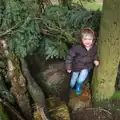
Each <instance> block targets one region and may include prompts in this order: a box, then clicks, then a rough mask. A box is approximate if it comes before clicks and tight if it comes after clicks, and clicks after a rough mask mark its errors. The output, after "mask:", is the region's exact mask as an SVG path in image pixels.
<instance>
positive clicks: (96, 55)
mask: <svg viewBox="0 0 120 120" xmlns="http://www.w3.org/2000/svg"><path fill="white" fill-rule="evenodd" d="M94 60H97V61H99V56H98V54H97V45H96V46H95V55H94Z"/></svg>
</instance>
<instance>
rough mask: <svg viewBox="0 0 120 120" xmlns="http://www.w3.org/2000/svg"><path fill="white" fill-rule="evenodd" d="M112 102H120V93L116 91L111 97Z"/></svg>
mask: <svg viewBox="0 0 120 120" xmlns="http://www.w3.org/2000/svg"><path fill="white" fill-rule="evenodd" d="M111 100H120V91H115V93H114V95H113V96H112V97H111Z"/></svg>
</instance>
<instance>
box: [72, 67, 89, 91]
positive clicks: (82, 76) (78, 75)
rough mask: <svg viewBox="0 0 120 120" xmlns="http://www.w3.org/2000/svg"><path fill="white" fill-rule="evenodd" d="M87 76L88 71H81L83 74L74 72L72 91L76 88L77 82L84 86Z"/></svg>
mask: <svg viewBox="0 0 120 120" xmlns="http://www.w3.org/2000/svg"><path fill="white" fill-rule="evenodd" d="M87 76H88V69H83V70H81V72H73V73H72V77H71V81H70V88H71V89H72V88H73V87H74V86H75V84H76V82H77V83H78V84H82V83H83V82H84V81H85V79H86V78H87Z"/></svg>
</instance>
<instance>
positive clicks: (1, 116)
mask: <svg viewBox="0 0 120 120" xmlns="http://www.w3.org/2000/svg"><path fill="white" fill-rule="evenodd" d="M0 120H9V119H8V117H7V115H6V114H5V112H4V109H3V106H2V105H1V103H0Z"/></svg>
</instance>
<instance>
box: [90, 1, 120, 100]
mask: <svg viewBox="0 0 120 120" xmlns="http://www.w3.org/2000/svg"><path fill="white" fill-rule="evenodd" d="M119 5H120V1H119V0H114V1H113V0H104V4H103V14H102V18H101V26H100V36H99V41H98V55H99V58H100V66H99V67H98V68H95V71H94V75H93V86H92V87H93V88H92V92H93V98H94V100H96V101H99V100H106V99H110V97H111V96H112V95H113V94H114V92H115V81H116V76H117V71H118V65H119V60H120V50H119V46H120V28H119V26H120V12H119V11H120V7H119ZM111 15H112V16H111Z"/></svg>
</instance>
